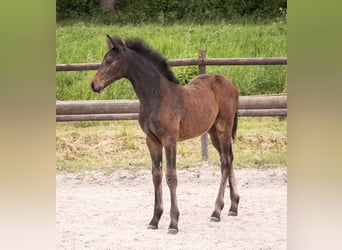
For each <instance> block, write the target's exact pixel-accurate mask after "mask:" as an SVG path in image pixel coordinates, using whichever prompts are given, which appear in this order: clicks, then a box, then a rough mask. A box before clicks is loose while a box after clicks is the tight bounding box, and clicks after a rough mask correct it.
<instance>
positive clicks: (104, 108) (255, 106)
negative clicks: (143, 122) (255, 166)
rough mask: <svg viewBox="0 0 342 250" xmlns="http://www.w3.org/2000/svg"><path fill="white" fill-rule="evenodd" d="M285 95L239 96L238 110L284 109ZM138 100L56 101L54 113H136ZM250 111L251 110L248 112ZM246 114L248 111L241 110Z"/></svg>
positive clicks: (138, 104) (138, 106)
mask: <svg viewBox="0 0 342 250" xmlns="http://www.w3.org/2000/svg"><path fill="white" fill-rule="evenodd" d="M286 108H287V96H240V98H239V110H268V109H286ZM139 110H140V102H139V101H138V100H103V101H57V102H56V115H84V114H124V113H138V112H139ZM250 113H252V112H250ZM242 114H247V115H248V112H247V113H246V112H242Z"/></svg>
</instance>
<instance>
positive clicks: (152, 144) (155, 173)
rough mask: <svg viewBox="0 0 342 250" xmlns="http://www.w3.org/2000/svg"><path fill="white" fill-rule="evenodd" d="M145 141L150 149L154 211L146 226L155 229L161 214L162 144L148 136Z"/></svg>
mask: <svg viewBox="0 0 342 250" xmlns="http://www.w3.org/2000/svg"><path fill="white" fill-rule="evenodd" d="M146 143H147V146H148V149H149V151H150V155H151V159H152V177H153V185H154V211H153V218H152V220H151V222H150V224H149V226H148V228H149V229H157V228H158V223H159V220H160V217H161V215H162V214H163V194H162V179H163V169H162V157H163V151H162V149H163V146H162V144H161V143H160V142H159V141H157V140H156V139H153V138H151V137H149V136H147V138H146Z"/></svg>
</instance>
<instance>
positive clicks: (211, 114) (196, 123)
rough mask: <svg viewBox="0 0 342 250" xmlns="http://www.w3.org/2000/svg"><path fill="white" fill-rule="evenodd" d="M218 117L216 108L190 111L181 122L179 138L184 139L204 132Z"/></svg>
mask: <svg viewBox="0 0 342 250" xmlns="http://www.w3.org/2000/svg"><path fill="white" fill-rule="evenodd" d="M200 111H202V112H200ZM216 117H217V110H216V109H215V108H213V109H209V108H206V109H205V110H203V109H202V110H198V109H197V110H194V111H192V112H188V113H187V115H186V116H185V117H183V119H182V120H181V122H180V126H179V140H180V141H183V140H187V139H190V138H194V137H197V136H200V135H202V134H204V133H205V132H207V131H208V130H209V129H210V128H211V127H212V126H213V124H214V123H215V120H216Z"/></svg>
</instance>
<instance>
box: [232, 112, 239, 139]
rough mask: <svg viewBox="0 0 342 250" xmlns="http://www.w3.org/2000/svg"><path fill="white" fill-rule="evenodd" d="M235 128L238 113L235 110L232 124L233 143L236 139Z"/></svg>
mask: <svg viewBox="0 0 342 250" xmlns="http://www.w3.org/2000/svg"><path fill="white" fill-rule="evenodd" d="M237 127H238V111H237V110H236V112H235V116H234V124H233V131H232V132H233V133H232V134H233V141H235V138H236V131H237Z"/></svg>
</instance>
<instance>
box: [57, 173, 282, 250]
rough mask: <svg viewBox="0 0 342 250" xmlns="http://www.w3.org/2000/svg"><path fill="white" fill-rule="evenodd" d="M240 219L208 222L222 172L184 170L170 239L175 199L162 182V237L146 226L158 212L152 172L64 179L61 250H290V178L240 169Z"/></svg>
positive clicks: (59, 183)
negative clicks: (176, 225) (176, 228)
mask: <svg viewBox="0 0 342 250" xmlns="http://www.w3.org/2000/svg"><path fill="white" fill-rule="evenodd" d="M235 174H236V179H237V185H238V191H239V194H240V196H241V198H240V206H239V215H238V216H237V217H231V216H229V217H228V216H227V214H228V209H229V205H230V202H229V188H227V189H226V195H225V202H226V205H225V207H224V209H223V211H222V215H221V221H220V222H218V223H215V222H210V215H211V212H212V210H213V208H214V202H215V198H216V195H217V192H218V188H219V180H220V170H219V167H217V166H216V167H213V166H203V167H197V168H194V169H187V170H178V189H177V192H178V194H177V195H178V206H179V210H180V218H179V232H178V234H176V235H169V234H167V228H168V224H169V209H170V196H169V190H168V187H167V185H166V182H165V178H164V179H163V198H164V214H163V216H162V218H161V220H160V222H159V229H158V230H149V229H147V225H148V223H149V221H150V219H151V218H152V212H153V202H154V195H153V184H152V177H151V172H150V171H148V170H139V171H137V172H134V173H132V172H129V171H127V170H118V171H116V172H114V173H111V174H105V173H102V172H88V173H83V174H80V173H76V174H75V173H73V174H71V173H58V174H57V176H56V231H57V237H56V242H57V246H56V248H57V249H286V246H287V172H286V168H282V167H278V168H272V169H266V170H260V169H240V170H236V172H235Z"/></svg>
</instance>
